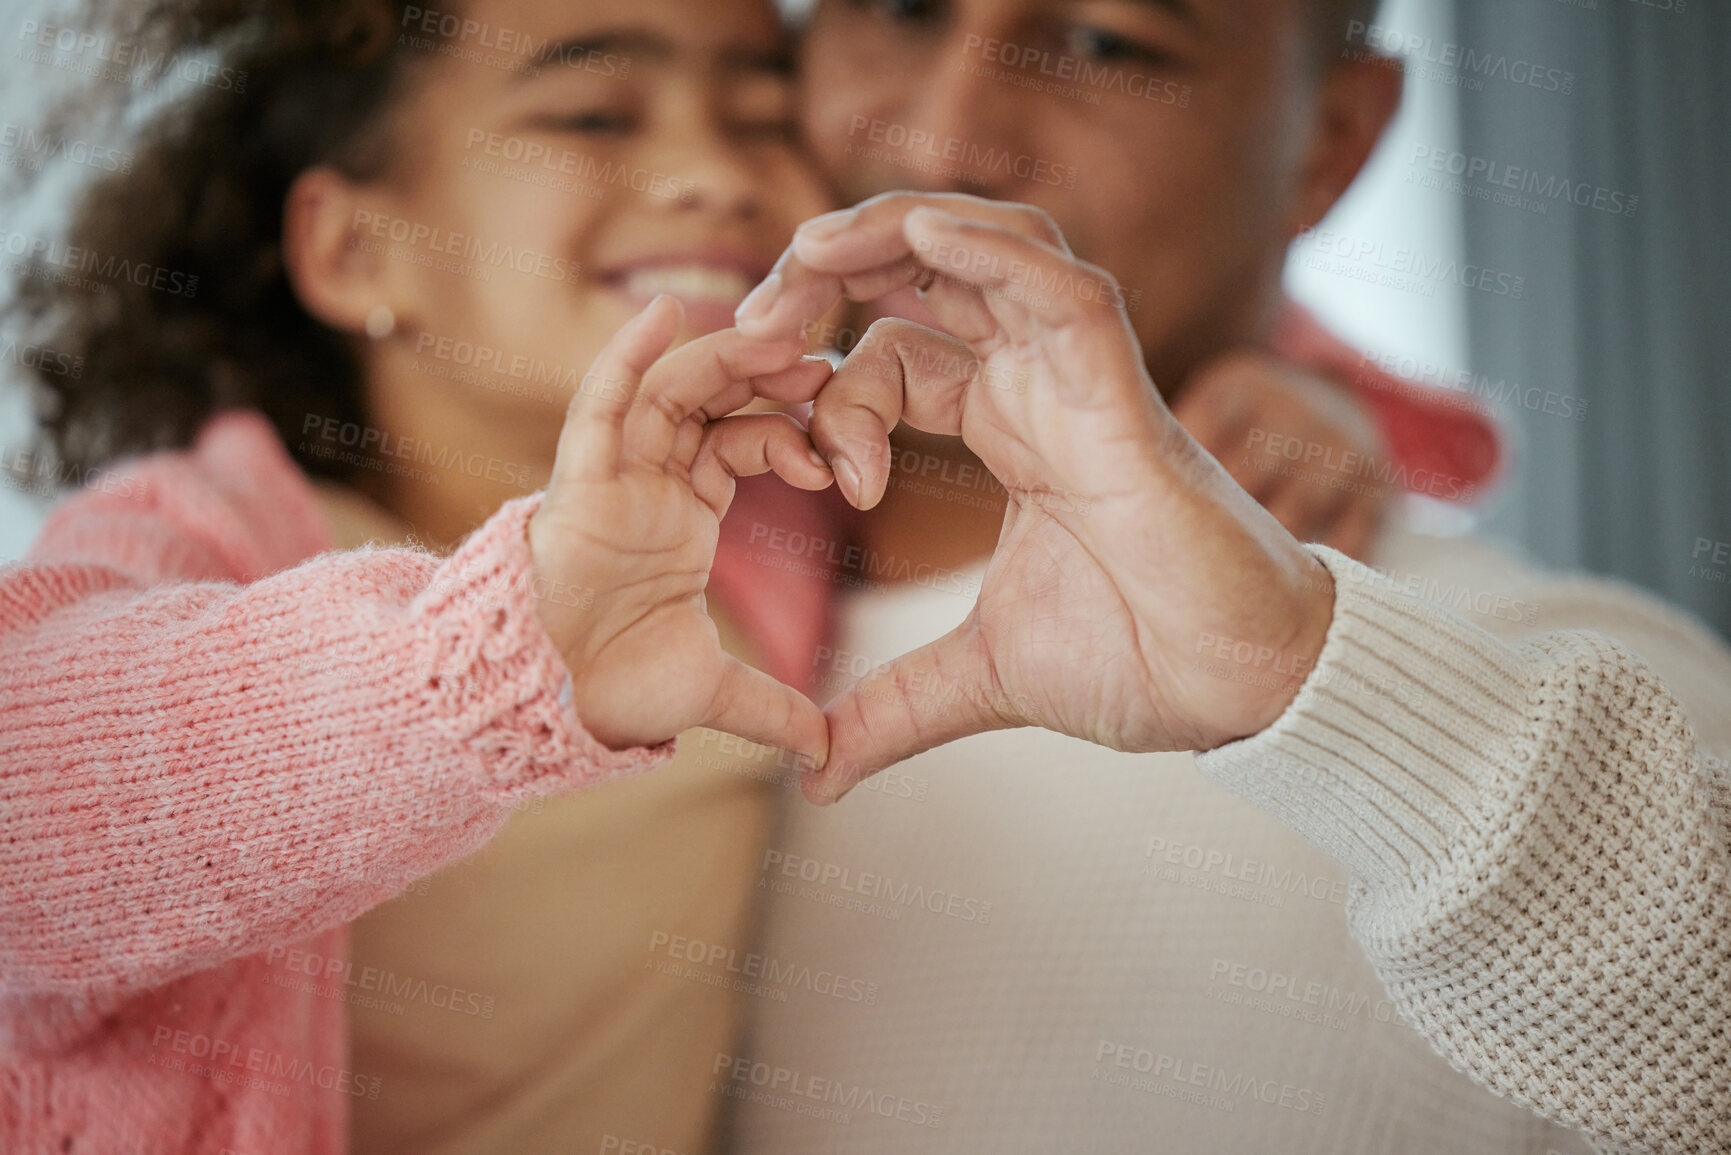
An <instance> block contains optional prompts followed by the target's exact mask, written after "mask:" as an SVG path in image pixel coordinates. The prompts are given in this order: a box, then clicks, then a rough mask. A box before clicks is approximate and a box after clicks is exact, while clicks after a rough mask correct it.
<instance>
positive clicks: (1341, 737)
mask: <svg viewBox="0 0 1731 1155" xmlns="http://www.w3.org/2000/svg"><path fill="white" fill-rule="evenodd" d="M1312 548H1313V550H1314V552H1315V553H1316V555H1317V556H1318V557H1319V558H1320V559H1321V560H1322V561H1323V562H1324V563H1325V564H1326V565H1328V567H1329V569H1330V571H1331V572H1332V573H1333V574H1334V575H1335V584H1336V603H1335V617H1334V623H1333V625H1332V627H1331V629H1330V631H1329V634H1328V638H1327V641H1326V643H1325V644H1324V647H1323V650H1322V653H1321V655H1320V658H1319V661H1318V664H1317V667H1316V669H1315V670H1313V671H1312V672H1311V675H1310V677H1309V678H1308V680H1307V681H1306V683H1305V685H1304V687H1303V688H1302V689H1301V690H1300V691H1299V693H1298V696H1297V697H1296V699H1295V700H1294V701H1293V703H1292V705H1291V706H1290V707H1289V708H1288V710H1287V711H1286V713H1285V714H1284V715H1283V716H1282V717H1281V718H1280V719H1279V720H1278V721H1277V722H1276V723H1275V725H1273V726H1272V727H1270V728H1269V729H1267V730H1265V731H1263V732H1262V733H1261V734H1258V735H1255V736H1254V737H1251V738H1248V739H1245V740H1244V741H1241V742H1235V743H1232V744H1230V745H1227V746H1224V747H1222V748H1220V749H1218V750H1215V751H1212V752H1210V753H1207V754H1204V755H1201V756H1200V757H1199V758H1198V759H1197V765H1198V767H1199V768H1200V769H1201V770H1202V771H1203V773H1205V774H1207V775H1208V776H1209V777H1211V778H1212V779H1214V780H1215V781H1216V782H1218V783H1220V784H1221V785H1223V786H1225V787H1226V788H1227V789H1230V790H1233V791H1235V792H1237V793H1239V794H1241V795H1243V796H1244V797H1246V798H1248V799H1249V800H1251V801H1252V802H1254V803H1256V804H1257V805H1258V806H1260V807H1262V808H1263V809H1265V810H1267V811H1268V812H1270V813H1271V814H1273V815H1274V816H1275V817H1277V818H1279V819H1281V820H1282V821H1283V822H1285V823H1286V824H1288V825H1289V826H1291V827H1292V828H1294V829H1295V830H1297V831H1298V832H1300V833H1301V834H1303V835H1305V836H1306V837H1307V838H1309V839H1310V840H1311V841H1312V842H1314V843H1315V844H1316V845H1317V846H1318V847H1320V848H1321V849H1323V850H1324V851H1326V852H1328V853H1329V854H1331V855H1333V856H1334V857H1335V858H1336V859H1337V860H1339V861H1340V862H1341V863H1342V864H1343V865H1344V866H1345V867H1346V868H1347V869H1348V871H1349V872H1350V875H1351V878H1352V888H1351V897H1350V901H1349V905H1348V917H1349V920H1350V922H1351V925H1352V930H1353V935H1354V937H1355V938H1356V939H1357V941H1358V942H1359V943H1360V945H1361V946H1362V947H1363V948H1364V950H1365V952H1366V954H1367V956H1368V957H1369V959H1370V960H1371V962H1372V963H1373V964H1374V966H1375V967H1376V969H1377V972H1378V973H1379V975H1380V976H1381V978H1382V980H1383V982H1384V983H1385V984H1386V985H1387V987H1388V989H1389V992H1390V995H1391V997H1392V998H1393V999H1394V1000H1395V1002H1396V1004H1397V1005H1398V1006H1399V1007H1400V1009H1401V1013H1402V1014H1403V1015H1404V1016H1405V1017H1406V1018H1407V1020H1408V1021H1409V1022H1411V1023H1412V1025H1413V1026H1415V1027H1417V1028H1418V1029H1419V1030H1420V1031H1422V1032H1423V1033H1424V1034H1425V1035H1426V1037H1427V1038H1428V1039H1429V1040H1430V1042H1431V1044H1432V1046H1433V1047H1434V1048H1435V1049H1436V1050H1437V1051H1438V1052H1439V1053H1440V1054H1442V1055H1443V1056H1444V1057H1445V1058H1447V1059H1448V1060H1449V1062H1450V1063H1451V1064H1453V1065H1454V1066H1455V1067H1456V1068H1458V1069H1459V1070H1461V1071H1464V1072H1466V1073H1467V1074H1469V1075H1471V1076H1473V1077H1474V1078H1476V1079H1478V1080H1479V1081H1480V1082H1481V1083H1484V1084H1486V1085H1487V1086H1489V1087H1490V1088H1492V1089H1493V1090H1495V1091H1496V1092H1498V1093H1499V1094H1502V1095H1504V1096H1506V1097H1508V1098H1510V1099H1512V1100H1515V1101H1516V1102H1519V1103H1522V1104H1524V1105H1526V1106H1528V1107H1530V1108H1532V1109H1534V1110H1536V1111H1538V1112H1540V1113H1542V1114H1544V1115H1546V1116H1548V1117H1550V1118H1552V1119H1555V1120H1558V1121H1560V1122H1562V1123H1564V1124H1567V1125H1570V1126H1574V1127H1577V1128H1580V1129H1582V1130H1585V1131H1587V1132H1589V1133H1591V1134H1592V1135H1594V1136H1595V1137H1596V1141H1598V1142H1600V1143H1601V1144H1602V1146H1603V1147H1604V1149H1607V1150H1611V1149H1615V1150H1627V1151H1634V1152H1682V1151H1688V1152H1703V1151H1731V875H1728V872H1731V855H1728V851H1727V846H1728V841H1727V819H1728V815H1731V776H1728V774H1727V771H1726V762H1725V761H1724V760H1723V757H1722V755H1723V754H1724V753H1725V751H1723V750H1714V751H1711V752H1710V751H1708V750H1705V749H1703V748H1702V747H1701V746H1700V745H1699V744H1698V742H1697V739H1696V736H1695V734H1696V731H1695V728H1693V727H1692V726H1691V722H1690V719H1689V718H1688V717H1686V716H1685V713H1684V710H1683V708H1682V706H1681V705H1680V704H1679V699H1683V700H1687V701H1689V702H1690V703H1691V707H1692V708H1694V709H1696V710H1697V711H1704V713H1700V714H1699V717H1700V720H1701V721H1702V723H1708V722H1709V721H1710V720H1713V719H1724V718H1728V717H1731V657H1728V656H1727V655H1726V653H1725V651H1724V650H1723V648H1721V647H1719V646H1718V645H1717V644H1716V643H1714V642H1711V641H1709V640H1708V638H1707V637H1706V635H1705V632H1704V631H1699V630H1696V629H1694V628H1693V627H1691V628H1690V629H1689V630H1687V631H1679V630H1678V628H1677V623H1676V621H1675V619H1674V618H1673V619H1667V620H1665V621H1663V622H1661V621H1658V620H1657V618H1656V616H1651V615H1650V616H1649V620H1648V623H1647V628H1645V629H1643V628H1642V626H1641V619H1642V617H1643V612H1642V608H1641V604H1640V601H1639V600H1637V599H1634V598H1632V597H1631V598H1628V599H1625V600H1624V601H1622V602H1621V603H1619V604H1616V605H1609V606H1608V607H1607V612H1606V613H1605V614H1604V615H1602V616H1603V618H1604V620H1606V621H1610V622H1615V623H1617V624H1618V626H1619V627H1623V626H1632V628H1631V630H1630V632H1631V633H1632V634H1636V635H1641V636H1640V637H1638V638H1637V637H1629V638H1628V639H1627V640H1629V641H1630V642H1631V643H1632V644H1634V645H1636V646H1638V647H1640V648H1641V649H1642V652H1643V653H1644V654H1645V655H1646V656H1648V657H1649V658H1651V659H1653V660H1654V662H1655V664H1662V663H1661V659H1662V658H1663V657H1665V656H1666V655H1667V654H1680V656H1681V657H1680V660H1679V661H1676V662H1674V663H1672V666H1674V667H1675V668H1676V669H1678V670H1683V671H1689V672H1691V673H1692V674H1694V675H1698V677H1692V678H1691V680H1692V681H1698V682H1699V683H1700V684H1693V685H1689V686H1682V685H1680V684H1679V685H1678V686H1677V688H1676V690H1675V691H1673V690H1671V689H1668V688H1667V686H1666V684H1665V683H1663V682H1661V681H1660V680H1659V678H1658V677H1656V676H1655V675H1654V673H1653V672H1652V670H1651V669H1650V668H1649V666H1648V665H1647V664H1645V663H1644V662H1643V661H1642V660H1641V659H1639V658H1637V657H1635V656H1634V654H1633V653H1632V652H1631V651H1630V650H1629V649H1625V648H1624V647H1623V645H1621V644H1619V642H1615V641H1612V640H1610V639H1609V638H1608V637H1606V636H1604V635H1603V634H1600V633H1595V632H1586V631H1569V632H1555V633H1548V634H1540V635H1537V636H1533V637H1528V638H1523V639H1520V640H1517V641H1514V642H1512V643H1511V642H1507V641H1503V640H1499V639H1498V638H1496V637H1494V636H1492V635H1491V634H1490V633H1488V632H1486V631H1485V630H1483V629H1481V628H1479V627H1478V626H1475V625H1472V624H1469V623H1468V622H1466V621H1463V620H1462V619H1460V618H1458V617H1456V616H1454V615H1453V614H1451V613H1449V612H1448V611H1445V610H1442V609H1440V608H1438V607H1435V606H1432V605H1430V604H1428V603H1426V602H1424V601H1422V600H1420V599H1419V598H1418V597H1417V596H1415V595H1413V594H1411V593H1409V592H1407V591H1406V590H1403V589H1401V588H1400V587H1399V586H1397V585H1396V584H1395V583H1393V582H1390V581H1388V580H1386V579H1383V578H1381V577H1377V576H1375V575H1371V576H1369V577H1368V578H1367V577H1366V575H1365V572H1364V570H1363V567H1357V568H1356V569H1355V568H1354V563H1353V562H1351V561H1350V559H1347V558H1344V557H1342V556H1341V555H1339V554H1337V553H1335V552H1334V551H1332V550H1328V549H1325V548H1323V547H1312ZM1556 588H1557V589H1558V590H1559V591H1561V590H1564V589H1566V588H1567V587H1563V586H1560V585H1559V586H1558V587H1556ZM1564 596H1570V595H1568V594H1566V593H1558V597H1559V598H1560V597H1564ZM1599 596H1608V595H1604V594H1602V593H1601V594H1600V595H1599ZM1656 614H1657V611H1655V615H1656ZM1576 616H1577V617H1580V616H1581V615H1579V614H1577V615H1576ZM1589 616H1590V615H1589ZM1685 634H1686V635H1687V636H1684V635H1685ZM1620 640H1623V639H1622V637H1621V632H1620ZM1707 728H1708V729H1712V730H1715V731H1719V732H1722V726H1721V725H1720V724H1719V722H1717V721H1714V722H1712V725H1710V726H1708V727H1707Z"/></svg>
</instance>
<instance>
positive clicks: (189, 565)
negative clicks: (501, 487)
mask: <svg viewBox="0 0 1731 1155" xmlns="http://www.w3.org/2000/svg"><path fill="white" fill-rule="evenodd" d="M680 323H681V318H680V312H679V309H678V306H677V303H676V302H674V301H673V300H672V299H671V298H665V299H658V301H657V302H656V303H655V304H652V305H651V306H650V307H649V308H648V309H647V310H645V312H644V314H643V315H641V316H640V317H639V318H638V319H637V320H636V321H634V322H632V323H631V324H629V325H627V326H626V327H625V329H623V330H622V331H621V332H620V334H619V336H617V337H616V338H615V339H614V341H613V343H612V344H610V345H609V346H608V349H607V350H605V351H603V353H602V355H601V357H600V358H599V359H598V360H597V361H596V363H595V365H594V367H592V369H591V371H590V376H589V377H588V378H586V379H585V388H584V390H581V391H580V392H579V396H578V397H577V398H576V399H575V400H574V401H573V404H572V408H571V411H570V413H569V414H568V416H567V419H566V423H565V427H564V430H563V431H562V433H561V435H560V444H559V459H558V462H557V463H556V465H555V468H554V473H553V479H552V482H551V484H550V485H549V488H548V491H547V493H546V495H545V496H544V497H543V496H540V495H537V496H535V497H529V498H522V499H519V500H517V501H514V502H511V503H509V504H507V505H506V506H505V507H504V508H503V509H501V510H500V511H499V512H498V513H497V514H495V515H494V516H493V517H492V518H490V519H489V520H488V521H487V522H486V523H485V524H484V525H483V526H482V527H481V528H480V529H479V530H477V531H476V532H475V534H474V535H473V536H472V537H470V538H469V539H468V540H467V541H466V542H465V543H464V544H463V545H462V546H461V547H459V548H458V550H457V551H456V553H455V554H454V555H453V556H452V557H451V558H450V559H449V560H448V561H445V562H443V563H441V562H439V561H438V560H437V559H435V558H433V557H430V556H428V555H426V554H421V553H418V552H414V551H409V550H379V549H363V550H358V551H353V552H348V553H332V554H324V555H321V556H319V557H316V558H314V559H313V560H311V561H308V562H305V563H304V564H301V565H298V566H294V567H293V568H291V569H282V568H281V566H282V565H283V564H286V563H287V561H288V560H292V559H287V558H284V557H276V556H272V553H273V546H272V544H271V543H272V542H277V543H278V545H277V546H276V547H274V548H275V549H276V551H278V552H281V551H282V550H283V549H284V548H285V547H284V546H283V545H282V544H281V543H282V542H286V541H289V540H291V539H293V538H294V537H296V536H297V535H298V536H300V537H302V538H306V537H315V536H318V535H317V532H316V531H315V530H311V529H308V528H307V526H306V524H305V518H304V517H303V518H301V519H299V522H298V523H297V517H296V511H295V509H293V508H290V507H289V506H288V505H286V504H285V505H283V506H282V507H280V508H278V507H277V504H278V499H280V498H281V497H282V493H281V492H273V491H272V487H271V485H270V484H269V482H268V480H264V481H261V480H260V479H261V478H264V477H267V475H268V474H269V469H268V467H267V468H265V469H264V470H262V471H260V470H248V469H245V468H241V467H240V463H238V462H235V461H233V460H230V457H231V456H232V455H233V454H234V452H235V449H236V446H235V444H234V443H233V440H232V439H231V438H226V437H221V436H219V437H216V438H213V439H211V440H210V441H209V442H208V443H203V444H201V445H200V451H199V454H198V455H196V457H195V459H194V460H193V461H188V460H186V459H185V457H184V455H170V456H168V457H166V458H164V459H161V460H159V461H154V462H151V463H148V464H147V465H146V466H145V467H143V468H142V469H141V470H139V471H138V474H139V477H138V481H139V484H137V485H135V486H132V487H129V488H128V490H127V491H126V492H120V489H121V488H122V487H120V486H115V487H111V488H113V489H114V490H115V491H114V492H111V493H109V494H106V495H103V494H92V495H87V496H86V497H84V498H82V499H80V501H81V503H75V505H74V507H73V508H72V509H71V510H69V511H67V512H66V514H64V515H63V516H61V517H58V518H56V519H55V521H54V522H53V523H52V524H51V525H50V526H49V527H48V530H47V531H46V533H45V535H44V539H43V542H42V543H41V546H40V547H39V549H38V551H37V552H36V554H35V555H34V556H33V557H32V559H31V561H30V562H29V563H27V564H25V565H22V566H18V567H13V568H10V569H7V570H4V571H0V1043H10V1044H11V1045H12V1046H14V1047H20V1046H34V1047H43V1046H54V1045H63V1044H64V1043H65V1042H67V1041H69V1039H71V1038H72V1037H75V1035H76V1034H77V1033H78V1030H79V1028H80V1027H81V1026H82V1025H87V1024H88V1023H90V1022H91V1021H94V1018H95V1017H98V1016H100V1015H102V1014H104V1013H106V1012H107V1011H108V1010H111V1009H113V1008H114V1007H116V1006H118V1005H119V1004H120V1003H121V1002H122V1001H124V1000H125V999H127V998H128V997H130V996H131V995H133V994H136V993H138V992H141V991H144V990H147V989H151V988H154V987H158V986H160V985H162V984H164V983H167V982H169V981H171V980H173V979H175V978H177V977H179V976H182V975H185V974H187V973H189V972H192V971H195V970H198V969H201V968H204V967H209V966H213V965H216V964H218V963H221V962H224V961H226V960H229V959H232V958H236V957H241V956H245V955H248V954H251V953H255V952H257V951H259V950H262V949H264V948H265V947H267V946H269V945H271V944H274V943H283V942H294V941H298V940H300V939H304V938H306V937H307V936H309V935H311V934H313V933H315V932H317V931H319V930H322V929H325V928H327V927H330V926H334V925H337V924H339V923H342V922H344V921H347V920H349V919H352V918H354V917H355V916H356V915H358V914H359V913H361V912H362V911H364V910H366V909H367V908H368V907H369V906H371V905H373V904H376V903H377V902H379V901H381V900H383V899H385V898H387V897H389V896H390V895H391V894H393V893H395V892H396V891H398V890H401V889H402V888H403V886H404V885H406V884H407V883H408V882H409V881H411V880H413V879H414V878H416V877H418V876H420V875H423V874H425V873H427V872H429V871H431V870H433V869H435V868H436V867H438V866H439V865H440V864H442V863H444V862H447V861H449V860H451V859H453V858H457V857H460V856H462V855H464V854H466V853H469V852H470V851H473V850H474V849H476V848H477V847H479V846H480V845H481V844H482V843H483V842H484V841H485V840H486V838H487V837H488V836H489V835H490V834H491V833H492V832H493V831H495V830H496V829H497V828H498V827H499V825H500V824H501V823H502V822H503V820H504V817H505V814H506V811H507V808H508V806H509V805H510V804H511V803H513V802H514V801H517V800H519V799H524V798H528V797H533V796H536V795H541V794H550V793H554V792H557V791H560V790H568V789H571V788H573V787H576V786H580V785H583V784H586V783H589V782H594V781H597V780H599V779H601V778H603V777H607V776H611V775H616V774H620V773H624V772H628V771H631V770H635V769H641V768H643V767H646V766H648V765H650V764H652V763H654V762H656V761H658V760H660V759H661V758H663V757H665V756H666V755H667V754H668V753H670V752H671V737H672V735H675V734H678V733H679V732H681V731H682V730H685V729H689V728H690V727H692V726H695V725H710V726H714V727H716V728H721V729H730V730H733V731H735V732H737V733H740V734H743V735H745V736H747V737H752V738H756V739H759V740H764V741H770V742H776V743H778V744H781V745H784V746H787V747H788V748H790V749H796V750H801V751H804V752H806V753H807V754H809V755H811V756H812V757H814V758H818V759H820V760H821V757H822V756H823V754H824V753H825V746H824V738H825V734H826V731H825V729H824V724H823V719H822V716H821V714H819V712H818V710H817V707H816V706H814V705H812V704H811V703H810V702H809V701H808V700H806V699H805V698H803V697H802V696H800V695H799V694H797V693H796V692H795V691H793V690H792V689H790V688H789V687H786V686H783V685H781V684H780V683H778V682H775V681H774V680H773V679H771V678H769V677H768V676H767V675H765V674H762V673H759V672H758V671H755V670H751V669H749V668H747V667H744V666H743V665H741V664H740V663H738V662H737V661H735V660H734V659H732V658H729V657H728V656H727V655H726V654H724V653H723V652H722V651H721V648H720V645H719V642H718V640H717V637H716V633H715V628H714V626H713V624H711V623H710V621H709V618H708V616H707V614H706V613H705V611H704V608H703V591H704V587H705V585H706V582H707V575H708V568H709V566H710V564H711V562H712V561H713V557H714V552H715V542H716V538H717V535H718V531H719V529H718V527H719V522H720V518H721V516H722V515H723V514H724V513H725V512H726V509H727V506H728V504H729V503H730V502H731V500H732V497H733V492H734V480H733V479H734V478H735V477H737V476H746V475H750V474H757V473H764V472H769V471H770V470H771V469H773V470H774V471H775V472H776V473H778V474H780V475H781V476H783V477H784V478H787V479H789V480H792V481H793V482H794V483H795V484H798V485H801V486H803V487H805V488H808V489H821V488H824V487H825V486H827V485H828V484H829V482H830V480H831V478H830V474H829V472H828V470H827V469H826V468H825V467H824V466H823V465H822V464H821V458H819V459H815V460H814V459H813V457H812V449H811V444H810V441H809V440H808V439H807V438H806V435H805V433H804V430H803V429H801V428H800V427H799V426H798V425H797V424H796V423H794V422H793V421H792V420H791V419H787V418H783V417H780V416H778V415H770V416H750V417H738V418H729V419H723V420H707V415H708V414H709V413H727V412H730V411H732V410H733V409H735V408H738V406H739V405H741V404H743V403H744V402H745V401H747V400H749V399H750V397H751V396H752V395H753V391H754V390H759V391H761V392H762V393H763V394H764V395H773V396H775V397H776V398H777V399H782V400H794V401H799V400H809V398H810V396H811V395H812V394H814V393H815V392H816V390H817V389H818V387H819V386H820V385H821V384H822V382H823V380H824V379H826V378H827V376H828V373H829V370H828V366H827V365H826V364H822V363H818V364H815V365H814V364H809V363H802V362H801V361H800V354H801V352H802V351H803V342H800V341H797V340H790V341H786V342H752V341H747V340H745V339H743V338H741V337H740V335H739V334H738V333H736V332H733V331H731V330H729V331H724V332H722V333H716V334H712V335H711V336H709V337H705V338H699V339H698V340H696V341H692V342H690V343H688V344H687V345H685V346H683V347H681V349H679V350H678V351H677V352H675V353H672V354H668V355H667V356H665V357H663V356H662V354H663V353H664V352H665V350H666V349H667V347H668V345H669V344H671V342H672V340H673V338H674V336H675V334H676V333H677V332H678V329H679V325H680ZM705 406H707V408H705ZM212 486H215V487H216V488H219V489H220V488H222V487H224V486H226V487H228V489H229V490H230V493H229V494H228V497H229V498H230V500H226V501H216V500H212V499H211V498H210V495H209V493H208V489H209V488H210V487H212ZM292 488H293V486H292V485H281V486H279V487H278V489H279V490H285V491H286V490H291V489H292ZM128 503H131V504H130V505H129V504H128ZM304 504H305V502H304V501H303V505H304ZM272 517H277V518H282V519H284V524H283V525H282V526H281V527H280V531H279V532H277V533H265V532H261V531H259V530H258V529H257V525H258V524H259V522H260V521H261V519H269V518H272ZM303 544H304V542H303ZM289 552H290V553H292V552H293V551H292V550H291V551H289ZM273 571H275V572H273ZM194 575H197V576H194ZM200 576H202V578H203V579H204V580H199V577H200ZM224 576H228V577H231V578H233V579H234V580H229V581H224V580H210V579H211V578H212V577H218V578H220V577H224ZM243 582H244V583H245V584H242V583H243ZM579 713H580V714H581V716H582V718H583V721H582V722H581V723H580V722H579V721H578V716H579ZM616 751H617V752H616Z"/></svg>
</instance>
